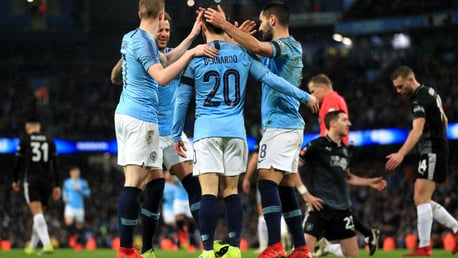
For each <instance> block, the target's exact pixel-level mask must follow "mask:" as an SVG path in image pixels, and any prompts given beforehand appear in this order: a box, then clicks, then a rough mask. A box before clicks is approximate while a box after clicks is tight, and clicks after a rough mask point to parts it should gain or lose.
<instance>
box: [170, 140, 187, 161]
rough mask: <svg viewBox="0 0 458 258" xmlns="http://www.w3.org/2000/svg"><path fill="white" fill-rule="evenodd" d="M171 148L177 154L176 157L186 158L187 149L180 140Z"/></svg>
mask: <svg viewBox="0 0 458 258" xmlns="http://www.w3.org/2000/svg"><path fill="white" fill-rule="evenodd" d="M173 147H174V148H175V151H176V152H177V154H178V156H180V157H183V158H187V157H186V151H187V149H186V146H185V145H184V142H183V141H181V140H180V141H179V142H174V143H173Z"/></svg>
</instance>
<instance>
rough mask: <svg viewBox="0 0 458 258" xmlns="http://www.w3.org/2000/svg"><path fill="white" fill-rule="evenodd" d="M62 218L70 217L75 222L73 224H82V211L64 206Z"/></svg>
mask: <svg viewBox="0 0 458 258" xmlns="http://www.w3.org/2000/svg"><path fill="white" fill-rule="evenodd" d="M64 217H72V218H73V219H74V220H75V222H79V223H83V222H84V209H76V208H72V207H70V206H68V205H65V209H64Z"/></svg>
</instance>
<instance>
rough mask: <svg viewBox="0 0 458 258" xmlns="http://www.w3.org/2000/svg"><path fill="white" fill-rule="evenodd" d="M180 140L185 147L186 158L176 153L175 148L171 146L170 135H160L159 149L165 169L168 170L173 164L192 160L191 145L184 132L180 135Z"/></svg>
mask: <svg viewBox="0 0 458 258" xmlns="http://www.w3.org/2000/svg"><path fill="white" fill-rule="evenodd" d="M181 140H182V141H183V143H184V145H185V147H186V150H187V151H186V158H183V157H181V156H179V155H178V154H177V152H176V151H175V148H174V147H173V142H172V136H161V137H160V151H161V152H162V157H163V160H164V166H165V167H166V168H167V170H169V171H170V168H171V167H173V166H174V165H176V164H178V163H181V162H185V161H188V160H192V159H193V156H194V152H193V151H192V145H191V143H190V142H189V139H188V137H187V136H186V134H184V133H183V134H182V135H181Z"/></svg>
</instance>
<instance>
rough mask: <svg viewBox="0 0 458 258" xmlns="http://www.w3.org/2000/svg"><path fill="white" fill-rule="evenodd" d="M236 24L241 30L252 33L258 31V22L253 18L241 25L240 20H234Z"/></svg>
mask: <svg viewBox="0 0 458 258" xmlns="http://www.w3.org/2000/svg"><path fill="white" fill-rule="evenodd" d="M234 26H235V27H237V28H239V30H241V31H244V32H246V33H248V34H250V35H253V34H255V33H256V22H255V21H252V20H246V21H244V22H243V23H242V25H240V26H239V23H238V22H234Z"/></svg>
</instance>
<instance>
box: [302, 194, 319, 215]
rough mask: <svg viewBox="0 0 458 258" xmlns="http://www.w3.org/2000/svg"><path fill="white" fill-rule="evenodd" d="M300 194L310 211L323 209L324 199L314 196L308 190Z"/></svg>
mask: <svg viewBox="0 0 458 258" xmlns="http://www.w3.org/2000/svg"><path fill="white" fill-rule="evenodd" d="M302 196H303V198H304V200H305V201H306V202H307V203H308V205H309V207H310V209H311V210H312V211H320V210H322V209H323V203H324V201H323V200H322V199H321V198H318V197H315V196H313V195H312V194H310V193H309V192H306V193H304V194H303V195H302Z"/></svg>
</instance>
